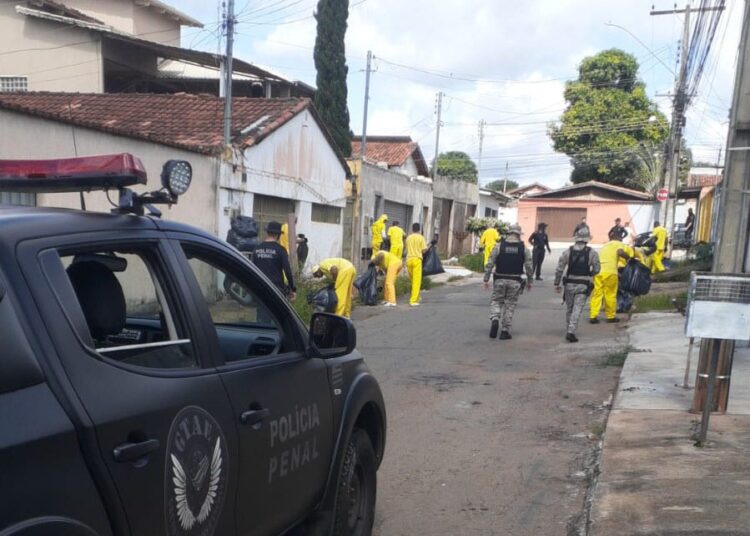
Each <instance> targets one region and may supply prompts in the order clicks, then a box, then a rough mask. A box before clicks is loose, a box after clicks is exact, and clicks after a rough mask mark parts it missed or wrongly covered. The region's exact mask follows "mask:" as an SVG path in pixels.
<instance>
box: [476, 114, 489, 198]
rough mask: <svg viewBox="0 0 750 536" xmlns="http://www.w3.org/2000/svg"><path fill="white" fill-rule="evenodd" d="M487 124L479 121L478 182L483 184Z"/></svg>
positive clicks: (481, 120) (482, 120)
mask: <svg viewBox="0 0 750 536" xmlns="http://www.w3.org/2000/svg"><path fill="white" fill-rule="evenodd" d="M486 124H487V122H486V121H485V120H484V119H480V120H479V157H478V158H477V182H478V183H479V184H481V181H479V178H480V177H481V175H482V149H483V148H484V127H485V125H486Z"/></svg>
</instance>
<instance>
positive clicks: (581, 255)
mask: <svg viewBox="0 0 750 536" xmlns="http://www.w3.org/2000/svg"><path fill="white" fill-rule="evenodd" d="M590 252H591V248H590V247H588V246H586V247H585V248H583V249H582V250H575V249H573V246H570V257H568V276H569V277H576V276H577V277H591V268H590V267H589V253H590Z"/></svg>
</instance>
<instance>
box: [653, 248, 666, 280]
mask: <svg viewBox="0 0 750 536" xmlns="http://www.w3.org/2000/svg"><path fill="white" fill-rule="evenodd" d="M651 257H652V261H651V273H652V274H658V273H659V272H663V271H664V265H663V264H662V263H661V261H662V259H663V258H664V250H663V249H657V250H656V251H654V254H653V255H652V256H651Z"/></svg>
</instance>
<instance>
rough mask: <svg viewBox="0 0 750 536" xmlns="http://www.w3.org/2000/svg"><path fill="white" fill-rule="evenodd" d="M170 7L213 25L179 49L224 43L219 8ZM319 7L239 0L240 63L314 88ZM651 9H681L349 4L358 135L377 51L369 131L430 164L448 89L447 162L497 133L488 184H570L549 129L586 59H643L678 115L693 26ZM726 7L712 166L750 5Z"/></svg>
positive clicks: (692, 138)
mask: <svg viewBox="0 0 750 536" xmlns="http://www.w3.org/2000/svg"><path fill="white" fill-rule="evenodd" d="M171 3H172V5H174V6H175V7H177V8H179V9H182V10H183V11H185V12H187V13H189V14H190V15H192V16H194V17H196V18H198V19H199V20H201V21H204V22H205V23H206V26H205V28H203V29H201V30H196V29H190V30H186V31H185V32H184V34H183V46H192V47H194V48H203V49H206V50H212V51H216V50H217V49H219V47H220V46H222V45H221V44H220V42H219V39H220V36H219V34H220V33H221V32H220V25H219V23H218V22H217V21H218V20H219V19H220V15H219V14H220V9H221V8H220V3H221V0H179V1H178V0H172V2H171ZM316 4H317V0H236V6H237V7H236V13H237V17H238V20H239V24H238V26H237V32H238V36H237V44H236V48H235V54H236V55H237V56H238V57H240V58H242V59H244V60H246V61H249V62H252V63H255V64H258V65H261V66H264V67H268V68H270V69H272V70H274V71H277V72H280V73H282V74H284V75H286V76H287V77H289V78H292V79H298V80H302V81H304V82H307V83H309V84H312V85H314V84H315V67H314V64H313V59H312V51H313V45H314V42H315V20H314V19H313V17H312V12H313V10H314V8H315V5H316ZM683 4H684V2H681V7H683ZM693 4H694V5H697V4H699V2H698V1H697V0H694V1H693ZM652 5H654V6H655V8H656V9H671V8H673V7H674V1H673V0H628V1H626V2H623V1H622V0H525V1H524V2H511V1H509V0H350V16H349V29H348V31H347V37H346V53H347V58H348V65H349V78H348V87H349V111H350V114H351V128H352V130H353V131H354V132H355V133H357V134H359V133H361V130H362V116H363V102H364V86H365V75H364V69H365V64H366V57H367V51H368V50H372V52H373V54H374V56H375V58H376V59H375V61H374V72H373V74H372V78H371V88H370V92H371V95H370V113H369V122H368V133H369V134H391V135H406V134H408V135H411V136H412V138H413V139H415V140H417V141H418V142H419V144H420V145H421V147H422V151H423V152H424V154H425V157H426V158H427V159H432V157H433V155H434V150H435V129H436V115H435V101H436V94H437V92H439V91H442V92H443V93H444V94H445V97H444V100H443V122H444V126H443V128H442V129H441V136H440V150H441V151H447V150H461V151H465V152H467V153H468V154H469V155H470V156H471V157H472V158H473V159H474V160H475V161H477V160H478V153H479V145H480V144H479V129H478V123H479V121H480V120H484V121H486V122H487V123H488V126H487V127H486V128H485V138H484V148H483V157H482V163H481V170H480V178H481V182H482V183H486V182H488V181H490V180H492V179H495V178H501V177H503V176H504V173H505V168H506V164H507V166H508V170H509V171H508V177H509V178H511V179H514V180H516V181H518V182H520V183H522V184H523V183H528V182H534V181H538V182H541V183H544V184H547V185H550V186H559V185H562V184H565V183H566V182H567V181H568V177H569V173H570V167H569V165H568V160H567V158H566V157H565V156H564V155H559V154H556V153H554V151H552V149H551V146H550V140H549V138H548V137H547V135H546V126H545V125H546V123H547V122H549V121H553V120H556V119H558V118H559V116H560V114H561V112H562V111H563V108H564V106H565V102H564V100H563V96H562V95H563V87H564V82H565V80H568V79H571V78H575V77H576V73H577V66H578V64H579V63H580V61H581V59H583V58H584V57H586V56H588V55H591V54H594V53H596V52H598V51H600V50H603V49H606V48H612V47H618V48H621V49H623V50H626V51H628V52H630V53H632V54H634V55H635V56H636V57H637V58H638V61H639V63H640V66H641V68H640V76H641V79H642V80H643V81H644V82H645V83H646V87H647V90H648V93H649V94H650V95H651V96H652V98H653V99H655V100H656V101H657V102H658V104H659V106H660V108H661V109H662V111H663V112H664V113H665V114H667V115H669V113H670V106H671V101H670V98H669V97H668V96H659V95H665V94H667V93H668V92H669V91H670V90H671V89H672V86H673V84H674V71H676V70H677V65H676V58H677V55H678V50H679V48H678V47H679V39H680V38H681V35H682V25H683V19H682V15H662V16H650V15H649V11H650V10H651V7H652ZM727 5H728V7H727V10H726V11H725V12H724V14H723V17H722V21H721V25H720V26H719V29H718V31H717V33H716V38H715V41H714V47H713V49H712V53H711V56H710V57H709V59H708V62H707V65H706V68H705V72H704V75H703V79H702V83H701V85H700V87H699V90H698V94H697V95H696V97H695V98H694V99H693V102H692V105H691V108H690V110H689V113H688V118H687V141H688V145H689V146H690V147H691V148H692V149H693V155H694V158H695V159H696V160H709V161H712V162H715V161H716V160H717V158H718V154H719V149H720V148H721V147H722V146H723V145H724V144H725V141H726V129H727V120H728V109H729V105H730V102H731V95H732V87H733V79H734V66H735V61H736V57H737V44H738V42H739V31H740V24H741V19H742V6H743V3H742V2H741V1H740V0H728V1H727ZM612 25H617V26H618V27H616V26H612Z"/></svg>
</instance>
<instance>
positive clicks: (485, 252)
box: [482, 246, 495, 270]
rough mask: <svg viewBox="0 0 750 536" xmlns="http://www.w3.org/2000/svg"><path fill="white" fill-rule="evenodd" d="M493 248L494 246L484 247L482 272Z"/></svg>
mask: <svg viewBox="0 0 750 536" xmlns="http://www.w3.org/2000/svg"><path fill="white" fill-rule="evenodd" d="M494 248H495V246H484V264H482V270H484V267H485V266H487V261H489V260H490V253H492V250H493V249H494Z"/></svg>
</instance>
